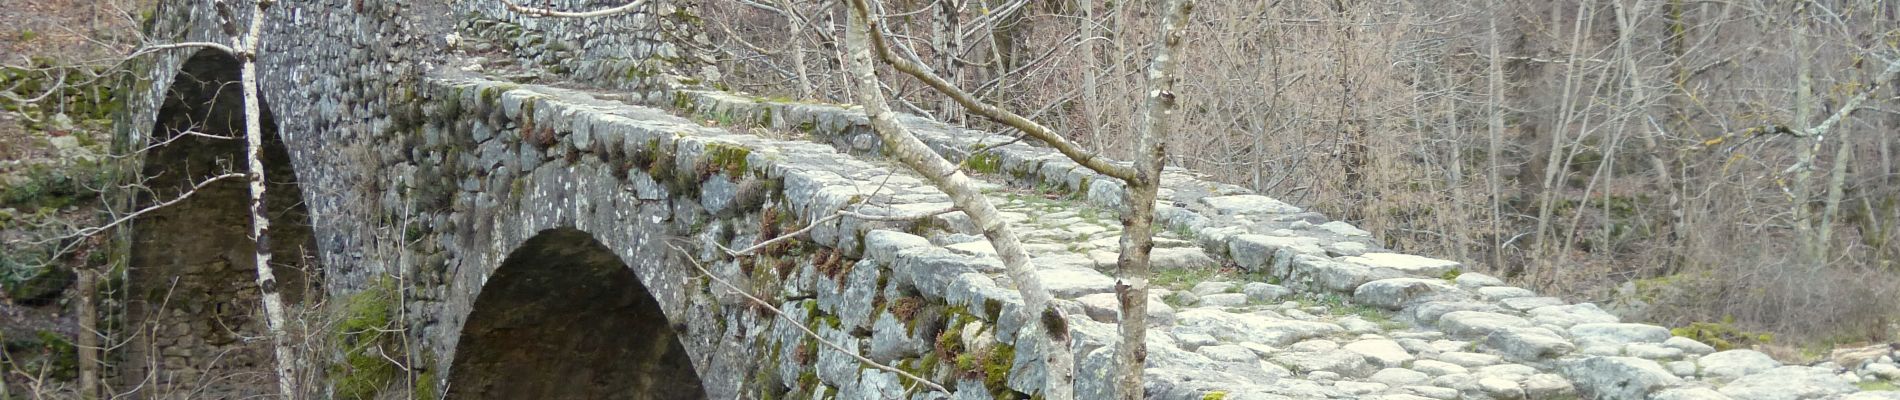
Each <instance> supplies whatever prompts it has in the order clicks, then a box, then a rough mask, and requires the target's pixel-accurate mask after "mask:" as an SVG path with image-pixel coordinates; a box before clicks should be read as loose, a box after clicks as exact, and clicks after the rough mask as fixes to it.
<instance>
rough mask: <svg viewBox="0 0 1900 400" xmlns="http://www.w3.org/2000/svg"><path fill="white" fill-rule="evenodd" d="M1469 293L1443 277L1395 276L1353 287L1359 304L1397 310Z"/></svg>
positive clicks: (1354, 297) (1354, 299) (1460, 296)
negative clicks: (1448, 282)
mask: <svg viewBox="0 0 1900 400" xmlns="http://www.w3.org/2000/svg"><path fill="white" fill-rule="evenodd" d="M1468 295H1469V294H1468V293H1465V291H1464V290H1460V289H1458V288H1457V287H1454V286H1452V285H1450V284H1447V283H1445V281H1444V280H1442V279H1424V278H1392V279H1380V280H1376V281H1372V282H1367V283H1366V284H1364V285H1360V286H1359V288H1357V289H1354V290H1353V293H1352V301H1353V302H1354V303H1358V304H1364V305H1368V306H1374V307H1380V308H1384V309H1388V310H1397V309H1401V308H1405V306H1408V305H1412V304H1417V303H1421V302H1425V301H1431V300H1456V299H1461V298H1464V297H1467V296H1468Z"/></svg>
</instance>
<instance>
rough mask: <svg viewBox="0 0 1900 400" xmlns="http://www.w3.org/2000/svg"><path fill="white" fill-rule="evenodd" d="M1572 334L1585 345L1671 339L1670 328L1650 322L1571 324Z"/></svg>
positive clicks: (1655, 341) (1658, 341)
mask: <svg viewBox="0 0 1900 400" xmlns="http://www.w3.org/2000/svg"><path fill="white" fill-rule="evenodd" d="M1570 336H1571V337H1572V338H1574V339H1576V340H1577V342H1578V343H1580V344H1582V345H1585V346H1588V345H1592V344H1598V343H1613V344H1630V343H1662V341H1664V340H1668V339H1669V329H1668V328H1664V327H1660V326H1655V325H1649V324H1628V323H1590V324H1577V325H1574V326H1571V327H1570Z"/></svg>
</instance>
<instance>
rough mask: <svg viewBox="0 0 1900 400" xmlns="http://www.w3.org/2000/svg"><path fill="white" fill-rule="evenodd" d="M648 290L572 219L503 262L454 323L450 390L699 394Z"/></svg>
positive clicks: (484, 395)
mask: <svg viewBox="0 0 1900 400" xmlns="http://www.w3.org/2000/svg"><path fill="white" fill-rule="evenodd" d="M701 382H702V381H701V379H700V377H699V374H698V372H696V371H695V370H694V367H693V363H692V359H691V357H690V355H689V354H688V353H687V352H686V350H685V348H684V347H683V346H681V344H680V340H679V338H678V333H677V331H676V330H675V329H674V327H673V326H672V325H671V324H670V323H669V322H668V320H667V318H666V315H665V314H664V313H663V311H662V310H661V308H660V305H659V303H658V302H657V301H655V300H654V297H653V296H652V295H651V294H650V293H649V292H648V291H647V289H646V287H645V286H644V285H642V284H640V279H639V277H638V276H636V275H635V274H634V272H633V270H632V269H631V268H628V267H627V264H626V263H624V262H622V261H621V260H620V258H619V257H618V256H615V255H614V253H613V251H611V250H608V249H607V247H606V246H605V245H602V244H601V243H600V242H599V241H596V240H594V238H593V237H592V236H591V235H589V234H587V233H586V232H582V231H579V230H576V229H572V228H557V229H550V230H546V231H542V232H540V233H538V234H536V235H535V236H534V237H533V238H530V239H528V241H527V242H525V243H523V244H522V245H521V246H520V247H519V248H517V249H515V251H514V252H513V253H510V254H509V255H508V257H507V258H506V259H504V260H503V261H502V264H501V267H500V268H498V269H497V270H496V271H495V272H494V275H493V276H491V277H489V278H488V280H487V282H486V283H484V284H483V286H482V289H481V294H480V295H478V296H477V297H476V299H475V304H474V307H473V309H472V311H470V313H469V316H468V319H467V322H466V323H464V324H463V325H462V333H461V336H460V339H458V342H457V343H456V345H455V355H454V361H453V364H452V365H451V366H450V367H449V379H448V396H447V398H450V399H704V398H706V394H705V390H704V388H703V387H702V385H703V384H702V383H701Z"/></svg>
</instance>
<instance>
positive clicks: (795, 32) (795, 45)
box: [778, 0, 817, 100]
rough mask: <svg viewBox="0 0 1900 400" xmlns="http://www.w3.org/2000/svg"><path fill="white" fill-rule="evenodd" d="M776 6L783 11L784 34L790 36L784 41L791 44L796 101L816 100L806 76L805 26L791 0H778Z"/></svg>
mask: <svg viewBox="0 0 1900 400" xmlns="http://www.w3.org/2000/svg"><path fill="white" fill-rule="evenodd" d="M778 4H779V7H781V8H784V9H785V31H786V32H785V33H786V34H787V35H790V37H787V38H785V39H786V40H787V41H790V42H792V48H791V50H790V51H791V53H792V75H795V78H796V79H798V99H799V100H811V99H816V98H817V94H816V93H814V92H813V89H812V84H811V78H810V77H809V76H808V75H810V72H808V69H807V68H806V67H805V35H804V33H805V32H804V29H805V28H804V27H805V24H804V23H802V21H799V18H798V4H796V3H793V2H792V0H779V2H778Z"/></svg>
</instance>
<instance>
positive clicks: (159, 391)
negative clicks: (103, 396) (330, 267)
mask: <svg viewBox="0 0 1900 400" xmlns="http://www.w3.org/2000/svg"><path fill="white" fill-rule="evenodd" d="M240 66H241V64H240V63H239V62H238V60H237V59H236V58H234V57H231V56H230V55H227V54H224V53H222V52H218V51H215V50H205V51H200V52H198V53H197V54H194V55H193V56H192V57H191V58H190V59H188V60H187V61H186V62H185V64H184V66H183V68H181V69H180V71H179V72H178V75H177V77H176V78H175V79H174V81H173V83H172V86H171V88H170V89H169V91H168V92H167V93H166V97H165V102H164V104H162V105H161V106H160V109H159V112H158V121H157V123H156V125H155V126H154V127H153V129H152V132H151V137H150V138H149V140H148V143H149V145H150V147H149V148H148V149H147V150H145V152H146V154H145V164H144V166H143V169H142V171H141V176H143V177H144V181H142V182H141V184H142V186H143V189H141V193H140V195H139V196H138V200H137V201H138V206H139V207H150V206H152V205H155V204H159V203H160V202H164V201H170V200H173V199H177V198H179V197H180V196H181V195H184V194H186V193H191V194H190V195H189V197H185V199H184V200H183V201H180V202H178V203H174V204H171V205H169V206H165V207H163V208H160V209H157V210H155V211H153V212H150V213H147V214H145V215H144V216H141V217H140V218H138V219H137V220H136V221H134V222H133V231H132V234H131V240H132V246H131V255H130V256H131V257H130V260H129V261H130V262H129V263H128V265H127V267H128V270H127V275H128V279H127V292H128V293H127V295H126V299H125V301H126V321H125V322H126V328H127V331H128V332H127V333H128V334H129V336H130V338H131V340H130V341H129V342H128V345H127V346H126V347H125V348H124V349H125V350H124V354H123V358H122V359H121V363H120V366H121V367H120V368H118V369H117V371H115V372H116V374H117V375H118V379H119V380H120V381H121V387H124V388H127V389H132V388H138V390H139V391H141V392H143V393H147V394H151V395H159V396H170V395H177V394H185V395H187V397H191V398H242V397H249V396H250V395H255V394H274V393H276V378H275V376H274V374H273V373H272V372H271V371H272V368H271V366H272V363H273V362H274V361H273V360H272V357H273V356H272V352H271V345H272V341H271V340H269V337H268V336H266V334H265V332H266V329H265V326H264V324H265V321H264V316H263V307H262V305H261V303H260V299H259V292H258V290H257V285H256V275H255V274H256V272H255V269H254V266H255V262H254V260H255V258H254V253H255V251H256V243H255V242H253V241H252V240H251V238H250V189H249V187H248V185H247V183H246V181H245V179H224V180H220V181H217V182H213V183H211V184H209V185H206V186H203V187H201V188H198V189H197V190H196V191H195V192H193V191H192V188H193V186H195V185H197V184H199V183H201V182H204V181H205V180H206V179H207V178H209V177H212V176H217V175H220V174H226V173H231V172H243V171H247V170H248V164H247V162H246V161H245V156H244V154H245V153H244V152H245V139H244V134H245V133H244V102H243V100H244V96H243V91H242V90H240V89H239V84H238V76H239V68H240ZM264 109H265V110H268V109H269V107H265V108H264ZM262 118H263V126H262V130H263V132H261V133H262V136H263V143H264V146H265V151H264V154H263V156H264V160H263V162H264V165H265V168H266V171H265V175H266V178H267V179H268V182H267V188H268V190H267V191H266V195H267V197H266V198H265V203H266V205H267V206H268V210H267V213H268V214H267V215H268V216H269V218H270V221H271V246H270V247H271V249H272V252H273V255H274V257H273V261H272V264H273V265H274V267H275V268H276V276H277V279H278V282H279V285H278V288H279V291H280V293H282V294H283V296H284V301H285V302H286V303H290V304H293V305H295V304H303V303H305V302H308V301H309V300H311V299H308V298H306V296H315V295H317V294H318V293H321V290H316V289H313V288H311V285H313V284H314V282H315V281H316V279H315V278H316V276H315V275H316V274H317V273H318V272H317V270H316V269H315V268H314V266H315V265H314V264H315V263H314V261H312V260H313V259H314V257H313V254H314V253H315V242H314V235H313V234H312V233H311V230H310V223H309V221H310V217H309V213H308V211H306V210H305V208H304V205H303V193H302V191H301V190H300V189H299V187H298V184H297V176H296V173H295V172H294V171H293V170H292V168H291V166H290V156H289V153H288V152H287V151H285V148H284V144H283V141H282V140H281V139H279V138H278V137H277V129H276V127H277V125H276V123H275V121H273V120H272V119H271V115H270V113H269V112H268V111H265V113H264V115H263V116H262ZM293 309H294V307H293Z"/></svg>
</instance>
